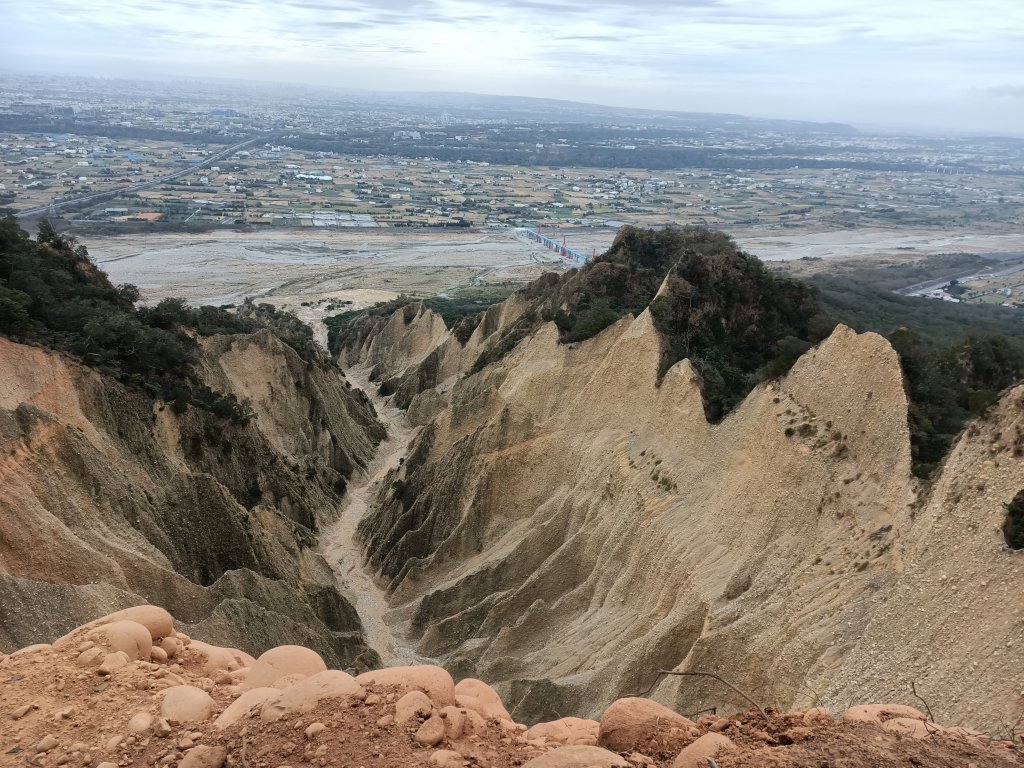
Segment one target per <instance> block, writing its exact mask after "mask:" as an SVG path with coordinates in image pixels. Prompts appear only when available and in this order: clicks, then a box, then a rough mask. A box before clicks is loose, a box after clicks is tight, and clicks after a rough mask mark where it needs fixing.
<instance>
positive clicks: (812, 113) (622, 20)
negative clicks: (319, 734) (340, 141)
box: [0, 0, 1024, 136]
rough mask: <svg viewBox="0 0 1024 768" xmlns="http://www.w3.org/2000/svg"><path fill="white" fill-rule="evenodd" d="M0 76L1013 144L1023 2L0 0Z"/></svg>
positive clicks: (1019, 115) (1022, 91) (1021, 98)
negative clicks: (445, 100) (666, 113)
mask: <svg viewBox="0 0 1024 768" xmlns="http://www.w3.org/2000/svg"><path fill="white" fill-rule="evenodd" d="M0 7H2V8H3V9H4V11H5V16H6V21H7V24H6V26H7V28H8V43H7V44H6V46H5V49H4V51H3V52H2V53H0V68H3V69H7V70H10V71H16V72H21V73H26V74H28V73H36V74H65V75H78V76H94V77H115V78H126V79H135V80H140V79H141V80H147V79H158V80H160V79H162V80H166V79H194V78H204V79H205V78H226V79H241V80H246V81H250V82H260V81H263V82H267V83H281V84H287V83H306V84H309V85H314V86H333V87H339V88H352V89H361V90H369V91H383V92H387V91H414V92H426V93H429V92H462V93H477V94H494V95H502V96H532V97H538V98H553V99H564V100H569V101H580V102H588V103H593V104H602V105H608V106H612V107H626V108H639V109H660V110H672V111H687V112H720V113H732V114H740V115H749V116H754V117H765V118H779V119H794V120H810V121H816V122H828V121H836V122H843V123H849V124H852V125H855V126H862V127H864V126H866V127H878V128H888V129H893V130H916V131H921V132H925V133H943V132H957V133H965V132H966V133H976V134H993V135H995V134H1001V135H1016V136H1020V135H1022V133H1024V128H1022V126H1024V68H1022V67H1021V66H1020V64H1021V54H1020V50H1021V46H1022V43H1024V6H1022V5H1020V4H1018V3H1014V2H1005V1H1004V0H982V2H976V3H972V4H970V5H969V6H968V5H966V4H962V3H952V2H946V1H945V0H939V1H938V2H928V3H925V2H921V0H911V1H910V2H907V3H904V4H902V5H900V6H899V7H892V6H890V5H888V4H885V3H881V2H875V1H874V0H869V1H867V2H859V3H854V2H852V0H838V1H837V2H833V3H831V4H830V7H828V8H821V7H818V6H817V5H816V4H813V3H810V2H807V1H806V0H769V1H768V2H762V3H750V2H738V1H736V0H687V1H686V2H684V3H681V4H680V3H668V2H664V0H638V2H634V3H630V4H625V3H621V2H618V1H617V0H597V2H593V3H589V4H583V3H581V2H579V1H578V0H524V2H511V0H496V2H491V3H482V2H477V1H476V0H457V1H456V0H384V2H378V3H374V4H371V3H366V2H360V1H359V0H352V1H348V0H283V2H281V3H276V4H274V5H272V6H271V5H267V4H264V3H260V2H257V1H256V0H221V1H220V2H218V3H216V4H205V3H201V2H198V1H197V0H172V1H171V2H167V3H164V4H162V5H160V6H150V5H149V4H148V3H143V2H138V0H124V2H119V3H113V2H109V0H100V2H96V3H91V4H90V6H89V7H87V8H84V7H82V6H80V5H78V4H75V3H72V2H70V1H69V0H39V2H33V3H31V4H29V3H27V2H23V0H0Z"/></svg>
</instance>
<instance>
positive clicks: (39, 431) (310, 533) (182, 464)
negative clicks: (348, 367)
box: [0, 333, 383, 665]
mask: <svg viewBox="0 0 1024 768" xmlns="http://www.w3.org/2000/svg"><path fill="white" fill-rule="evenodd" d="M205 355H206V359H205V362H204V365H203V367H204V369H205V370H206V372H207V378H208V381H209V383H210V384H211V385H212V386H214V387H218V386H222V385H223V387H222V388H223V389H226V390H233V391H236V392H237V393H238V394H239V396H240V397H246V398H251V399H252V403H253V409H254V411H255V413H256V418H255V419H253V420H252V421H251V422H249V424H247V425H241V424H232V423H225V422H218V421H216V420H214V419H212V418H211V417H209V415H207V414H205V413H203V412H197V411H196V410H195V409H190V410H189V411H188V412H187V413H184V414H182V415H180V416H179V415H176V414H174V413H173V412H172V410H171V409H170V408H163V409H160V410H155V409H154V408H153V406H152V404H151V402H150V401H149V400H148V399H146V398H145V397H143V396H141V395H140V394H138V393H135V392H132V391H131V390H128V389H126V388H125V387H123V386H121V385H120V384H118V383H116V382H113V381H111V380H109V379H106V378H104V377H102V376H100V375H98V374H97V373H95V372H94V371H91V370H89V369H87V368H83V367H82V366H79V365H77V364H75V363H73V362H72V361H70V360H69V359H67V358H65V357H63V356H60V355H56V354H52V353H49V352H46V351H43V350H41V349H38V348H33V347H27V346H22V345H18V344H14V343H12V342H10V341H7V340H5V339H0V455H2V456H3V459H2V463H0V487H2V488H3V493H2V494H0V604H2V605H3V611H2V613H0V647H3V648H6V649H12V648H14V647H18V646H19V645H24V644H27V643H31V642H35V641H37V640H41V639H44V638H46V637H50V636H52V635H53V634H54V633H59V632H62V631H66V630H67V629H70V628H71V627H73V626H75V625H76V624H77V623H80V622H81V621H82V620H83V618H85V617H87V616H89V615H95V613H96V612H97V610H98V609H100V608H102V609H107V610H109V609H110V607H111V606H114V607H118V606H128V605H133V604H137V603H141V602H156V603H159V604H161V605H164V606H167V607H168V608H170V609H172V610H174V611H175V612H176V613H177V614H178V616H179V617H180V618H181V619H182V621H184V622H186V623H187V624H188V625H190V626H191V628H192V629H193V631H194V632H195V633H196V634H197V635H198V636H201V637H204V638H208V639H212V640H217V641H220V642H231V643H232V644H240V645H242V646H243V647H246V648H248V649H250V650H251V651H253V652H257V651H259V650H262V649H264V648H266V647H270V646H272V645H276V644H279V643H281V642H284V641H286V640H292V641H301V642H304V643H306V644H310V645H313V646H314V647H316V648H317V649H318V650H319V651H320V652H321V653H322V654H324V655H325V656H326V657H327V658H329V659H330V660H331V661H332V663H336V664H340V663H347V664H355V665H361V664H367V663H373V662H374V660H375V655H374V654H373V652H372V651H369V649H367V648H366V646H365V645H364V644H363V642H362V638H361V634H360V629H361V628H360V624H359V620H358V617H357V616H356V614H355V612H354V610H353V609H352V607H351V605H349V604H348V602H347V601H346V600H345V599H344V598H343V597H342V596H341V595H340V594H339V593H338V590H337V584H336V583H335V579H334V576H333V574H332V573H331V571H330V568H329V567H328V565H327V563H326V562H324V560H323V559H322V558H321V557H320V556H319V555H318V554H316V551H315V548H314V545H315V531H316V530H317V528H318V525H319V523H320V522H321V521H323V520H327V519H330V518H331V517H332V515H333V514H334V512H335V510H336V509H337V507H338V504H339V496H338V493H337V489H338V488H341V487H342V483H343V481H344V478H345V477H346V476H347V475H348V474H349V473H351V472H352V470H353V468H354V467H355V466H357V465H359V464H362V463H365V462H366V461H367V460H368V459H369V457H370V456H371V455H372V453H373V450H374V445H375V443H376V442H377V441H378V440H380V439H381V437H382V436H383V430H382V428H381V427H380V425H379V424H378V423H377V422H376V419H375V418H374V414H373V410H372V407H371V406H369V404H368V403H367V402H366V400H365V397H364V396H363V395H362V393H353V392H350V391H349V390H348V388H347V383H346V382H345V381H344V377H343V375H342V374H341V373H340V371H337V370H336V369H334V368H332V367H330V366H325V365H319V366H307V365H306V364H305V363H303V362H302V361H301V360H300V359H299V358H298V356H297V355H296V354H295V353H294V351H292V350H291V349H290V348H289V347H287V346H286V345H284V344H283V343H282V342H280V341H279V340H278V339H277V338H276V337H274V336H272V335H270V334H268V333H260V334H255V335H253V336H251V337H222V338H217V339H213V340H209V341H207V343H206V351H205ZM233 376H234V377H235V378H234V380H232V377H233ZM239 376H241V377H242V378H247V377H248V378H251V380H252V381H253V382H254V383H253V384H252V385H250V386H248V387H243V386H242V385H241V384H240V383H239ZM257 382H258V383H257ZM289 420H291V424H289ZM284 436H287V438H285V437H284Z"/></svg>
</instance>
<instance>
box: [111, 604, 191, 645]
mask: <svg viewBox="0 0 1024 768" xmlns="http://www.w3.org/2000/svg"><path fill="white" fill-rule="evenodd" d="M115 621H134V622H135V623H136V624H141V625H142V626H144V627H145V628H146V629H147V630H149V636H150V640H159V639H160V638H163V637H174V618H173V617H172V616H171V614H169V613H168V612H167V611H165V610H164V609H163V608H160V607H159V606H156V605H136V606H135V607H134V608H125V609H124V610H123V611H117V612H116V613H110V614H107V615H106V616H104V617H103V618H101V619H97V620H96V621H95V622H93V623H94V624H97V625H103V624H112V623H114V622H115Z"/></svg>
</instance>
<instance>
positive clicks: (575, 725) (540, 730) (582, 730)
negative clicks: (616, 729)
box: [525, 717, 600, 747]
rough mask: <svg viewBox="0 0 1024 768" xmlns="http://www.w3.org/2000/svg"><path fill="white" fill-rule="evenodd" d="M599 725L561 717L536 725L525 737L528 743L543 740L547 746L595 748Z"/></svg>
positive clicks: (589, 721)
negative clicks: (561, 745)
mask: <svg viewBox="0 0 1024 768" xmlns="http://www.w3.org/2000/svg"><path fill="white" fill-rule="evenodd" d="M599 729H600V723H598V722H597V720H584V719H583V718H579V717H563V718H562V719H560V720H552V721H551V722H548V723H537V725H535V726H533V727H532V728H530V729H529V730H528V731H527V732H526V734H525V736H526V738H527V740H528V741H533V740H536V739H544V741H545V742H546V743H548V744H563V745H565V746H570V747H571V746H596V745H597V734H598V730H599Z"/></svg>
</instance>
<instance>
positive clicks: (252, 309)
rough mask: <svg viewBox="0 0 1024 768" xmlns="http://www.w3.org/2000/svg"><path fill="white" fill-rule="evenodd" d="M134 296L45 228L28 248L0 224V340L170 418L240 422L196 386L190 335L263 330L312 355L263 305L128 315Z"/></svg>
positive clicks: (236, 410)
mask: <svg viewBox="0 0 1024 768" xmlns="http://www.w3.org/2000/svg"><path fill="white" fill-rule="evenodd" d="M138 298H139V292H138V289H137V288H135V286H132V285H119V286H115V285H112V284H111V283H110V280H109V279H108V278H107V276H106V274H105V273H104V272H103V271H102V270H100V269H99V268H97V267H96V265H95V264H93V262H92V261H91V260H90V259H89V254H88V252H87V250H86V248H85V246H82V245H79V244H77V243H76V242H75V241H74V240H73V239H72V238H68V237H64V236H61V235H59V234H57V232H56V231H55V230H54V228H53V227H52V226H51V225H50V224H49V222H47V221H45V220H44V221H43V222H42V224H41V225H40V227H39V236H38V238H37V239H36V240H32V238H31V237H29V235H28V233H27V232H25V231H24V230H23V229H22V228H21V227H19V226H18V224H17V222H16V221H15V219H14V218H13V217H10V216H8V217H6V218H4V219H2V220H0V334H3V335H4V336H7V337H9V338H11V339H13V340H15V341H19V342H22V343H27V344H39V345H41V346H45V347H47V348H49V349H54V350H58V351H61V352H66V353H68V354H70V355H72V356H74V357H75V358H77V359H79V360H81V361H82V362H83V363H84V364H86V365H88V366H90V367H92V368H95V369H97V370H99V371H101V372H103V373H105V374H107V375H110V376H113V377H116V378H118V379H120V380H121V381H122V382H124V383H126V384H128V385H130V386H133V387H135V388H138V389H140V390H143V391H145V392H147V393H149V394H150V395H151V396H154V397H159V398H161V399H163V400H165V401H167V402H170V403H171V404H172V406H173V407H174V408H175V409H176V410H184V409H185V408H186V407H187V406H188V405H190V404H192V405H195V406H197V407H200V408H203V409H205V410H208V411H210V412H212V413H214V414H216V415H218V416H221V417H225V418H231V419H235V420H243V421H244V420H245V419H246V418H247V417H248V412H247V409H246V408H245V407H244V406H243V405H242V404H240V403H238V402H237V400H236V399H235V398H234V397H233V396H231V395H224V394H221V393H217V392H213V391H211V390H210V389H209V388H208V387H206V386H204V385H203V384H202V382H201V381H200V380H199V379H198V377H197V375H196V373H195V370H194V366H195V363H196V362H197V360H198V343H197V341H196V338H195V337H196V336H197V335H198V336H203V335H212V334H217V333H249V332H252V331H255V330H258V329H260V328H271V329H272V330H274V331H275V333H277V334H278V335H279V336H281V338H282V339H283V340H284V341H286V342H287V343H289V344H291V345H292V346H293V347H294V348H296V350H297V351H298V352H299V353H300V354H302V355H303V356H304V357H305V358H306V359H307V360H311V359H312V355H315V354H317V352H316V349H315V346H314V345H313V340H312V331H310V329H309V328H308V327H307V326H305V325H304V324H302V323H301V322H299V320H298V319H297V318H295V317H293V316H291V315H288V314H286V313H281V312H278V311H277V310H275V309H274V308H273V307H271V306H270V305H267V304H261V305H255V304H252V303H251V302H250V303H246V304H245V305H243V306H242V307H241V308H239V310H238V311H237V312H229V311H227V310H226V309H219V308H216V307H198V308H192V307H188V306H187V305H186V304H185V303H184V302H183V301H180V300H177V299H167V300H164V301H162V302H160V303H159V304H157V305H156V306H155V307H151V308H141V309H137V308H136V307H135V302H136V301H137V300H138Z"/></svg>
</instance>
